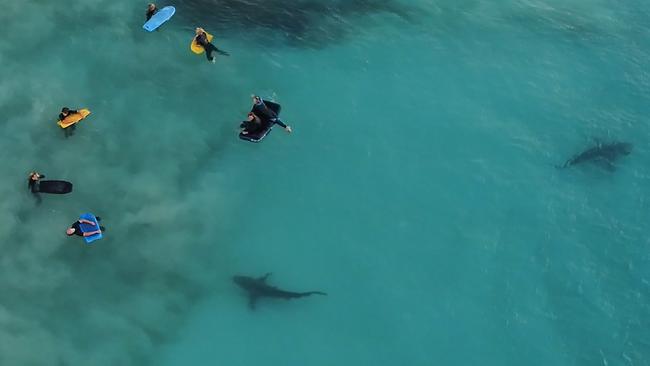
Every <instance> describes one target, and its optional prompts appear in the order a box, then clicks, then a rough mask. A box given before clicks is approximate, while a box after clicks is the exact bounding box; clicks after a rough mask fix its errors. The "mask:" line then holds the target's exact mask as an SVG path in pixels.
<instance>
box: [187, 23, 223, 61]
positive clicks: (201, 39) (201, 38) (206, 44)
mask: <svg viewBox="0 0 650 366" xmlns="http://www.w3.org/2000/svg"><path fill="white" fill-rule="evenodd" d="M195 33H196V36H195V37H194V40H195V41H196V43H197V44H198V45H200V46H201V47H203V49H205V56H206V57H207V58H208V61H210V62H215V61H216V60H215V58H214V57H212V51H217V53H218V54H220V55H224V56H230V54H229V53H228V52H226V51H222V50H220V49H218V48H217V47H215V45H213V44H212V43H210V41H208V34H207V33H206V32H205V30H204V29H203V28H196V30H195Z"/></svg>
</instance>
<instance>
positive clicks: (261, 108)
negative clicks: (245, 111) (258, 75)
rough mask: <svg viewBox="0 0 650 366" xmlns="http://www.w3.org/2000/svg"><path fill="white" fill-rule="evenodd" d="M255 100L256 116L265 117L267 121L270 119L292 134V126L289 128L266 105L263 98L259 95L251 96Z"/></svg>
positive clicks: (254, 109)
mask: <svg viewBox="0 0 650 366" xmlns="http://www.w3.org/2000/svg"><path fill="white" fill-rule="evenodd" d="M251 97H252V98H253V111H254V112H255V114H257V115H258V116H263V117H264V118H265V119H268V120H269V121H271V122H273V123H275V124H277V125H280V127H282V128H284V130H285V131H287V132H289V133H291V132H292V130H291V126H287V125H286V124H285V123H284V122H282V120H280V118H278V115H277V114H276V113H275V112H273V110H272V109H271V108H269V107H268V106H267V105H266V104H264V101H263V100H262V98H260V97H258V96H257V95H251Z"/></svg>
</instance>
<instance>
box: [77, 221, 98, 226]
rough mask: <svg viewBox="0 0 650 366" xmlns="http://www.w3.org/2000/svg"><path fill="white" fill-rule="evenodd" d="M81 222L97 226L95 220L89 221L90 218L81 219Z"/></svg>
mask: <svg viewBox="0 0 650 366" xmlns="http://www.w3.org/2000/svg"><path fill="white" fill-rule="evenodd" d="M79 223H80V224H88V225H92V226H95V223H94V222H92V221H88V220H85V219H79Z"/></svg>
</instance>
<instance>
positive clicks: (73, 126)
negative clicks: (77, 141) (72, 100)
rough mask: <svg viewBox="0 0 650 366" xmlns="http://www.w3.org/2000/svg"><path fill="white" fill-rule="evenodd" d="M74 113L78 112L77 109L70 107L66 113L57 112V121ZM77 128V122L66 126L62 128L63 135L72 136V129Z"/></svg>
mask: <svg viewBox="0 0 650 366" xmlns="http://www.w3.org/2000/svg"><path fill="white" fill-rule="evenodd" d="M75 113H79V112H78V111H76V110H74V109H71V110H69V111H68V114H67V115H64V114H63V113H60V114H59V121H63V120H64V119H65V118H66V117H69V116H71V115H73V114H75ZM75 128H77V124H76V123H75V124H72V125H70V126H68V127H66V128H64V129H63V132H64V133H65V137H68V136H72V135H73V134H74V130H75Z"/></svg>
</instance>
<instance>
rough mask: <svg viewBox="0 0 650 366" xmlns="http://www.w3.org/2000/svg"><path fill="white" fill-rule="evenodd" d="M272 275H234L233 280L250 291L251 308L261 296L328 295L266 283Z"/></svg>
mask: <svg viewBox="0 0 650 366" xmlns="http://www.w3.org/2000/svg"><path fill="white" fill-rule="evenodd" d="M270 275H271V274H270V273H267V274H265V275H264V276H262V277H258V278H253V277H248V276H234V277H233V278H232V280H233V282H235V283H236V284H237V285H238V286H239V287H241V288H243V289H244V290H246V292H248V306H249V307H250V308H251V309H253V310H254V309H255V305H256V304H257V300H258V299H259V298H261V297H272V298H277V299H285V300H291V299H298V298H301V297H306V296H311V295H327V294H326V293H324V292H320V291H308V292H292V291H285V290H280V289H278V288H277V287H275V286H271V285H269V284H268V283H266V280H267V279H268V278H269V276H270Z"/></svg>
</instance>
